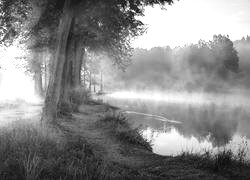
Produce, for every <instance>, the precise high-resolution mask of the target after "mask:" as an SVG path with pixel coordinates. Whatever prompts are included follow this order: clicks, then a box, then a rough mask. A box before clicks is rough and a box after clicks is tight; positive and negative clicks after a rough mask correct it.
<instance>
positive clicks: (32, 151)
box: [0, 124, 106, 180]
mask: <svg viewBox="0 0 250 180" xmlns="http://www.w3.org/2000/svg"><path fill="white" fill-rule="evenodd" d="M105 168H106V167H105V163H104V162H103V161H101V160H99V159H97V158H96V157H95V156H94V154H93V152H92V150H91V147H90V146H89V145H88V144H87V143H86V142H85V141H84V140H83V139H81V138H80V137H71V138H67V139H65V138H62V136H61V134H60V133H58V132H54V131H53V130H52V129H48V127H40V126H38V125H34V124H26V125H20V124H18V125H17V126H12V127H8V128H5V129H3V128H2V129H1V131H0V179H12V180H15V179H16V180H36V179H55V180H56V179H105V176H106V169H105Z"/></svg>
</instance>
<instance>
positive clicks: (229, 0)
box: [133, 0, 250, 49]
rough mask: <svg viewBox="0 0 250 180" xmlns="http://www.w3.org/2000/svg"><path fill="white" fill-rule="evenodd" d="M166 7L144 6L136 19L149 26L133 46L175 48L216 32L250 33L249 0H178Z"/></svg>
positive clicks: (232, 36)
mask: <svg viewBox="0 0 250 180" xmlns="http://www.w3.org/2000/svg"><path fill="white" fill-rule="evenodd" d="M166 8H167V10H162V9H161V8H160V7H158V6H155V7H146V10H145V16H144V17H140V18H139V19H140V20H141V21H142V22H143V23H145V24H146V25H147V28H148V29H147V32H146V33H145V34H144V35H142V36H140V37H138V38H137V39H136V40H135V41H134V42H133V47H141V48H146V49H150V48H152V47H156V46H167V45H169V46H170V47H172V48H174V47H176V46H183V45H185V44H190V43H197V42H198V41H199V40H200V39H203V40H211V39H212V37H213V35H215V34H223V35H229V37H230V39H231V40H237V39H241V38H242V37H243V36H246V35H250V0H180V1H175V3H174V4H173V5H172V6H166Z"/></svg>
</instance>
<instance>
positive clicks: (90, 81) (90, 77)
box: [89, 72, 92, 92]
mask: <svg viewBox="0 0 250 180" xmlns="http://www.w3.org/2000/svg"><path fill="white" fill-rule="evenodd" d="M91 87H92V73H91V72H89V91H90V92H91Z"/></svg>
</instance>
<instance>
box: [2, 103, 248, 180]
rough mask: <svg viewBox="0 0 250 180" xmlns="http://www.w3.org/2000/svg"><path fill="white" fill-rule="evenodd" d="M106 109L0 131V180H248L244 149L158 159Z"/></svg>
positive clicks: (137, 132)
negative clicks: (50, 123) (53, 122)
mask: <svg viewBox="0 0 250 180" xmlns="http://www.w3.org/2000/svg"><path fill="white" fill-rule="evenodd" d="M107 109H108V108H107V106H106V105H101V104H100V103H97V104H95V105H85V106H84V107H83V108H82V110H81V109H80V110H79V112H78V113H77V114H76V115H73V116H72V117H71V119H69V117H68V116H67V117H65V119H64V120H63V119H61V120H60V122H61V123H60V126H58V127H53V128H52V127H48V126H46V125H41V124H38V123H30V122H28V121H27V122H25V121H22V122H21V121H19V122H20V123H18V122H16V123H13V124H12V125H9V126H8V127H4V128H0V179H1V180H2V179H3V180H4V179H11V180H25V179H27V180H40V179H51V180H52V179H53V180H57V179H58V180H59V179H64V180H71V179H75V180H78V179H79V180H82V179H84V180H85V179H86V180H92V179H97V180H99V179H100V180H105V179H131V180H132V179H133V180H134V179H149V180H150V179H249V178H250V165H249V161H247V160H246V156H245V150H242V151H239V153H238V154H237V155H235V154H233V153H232V151H230V150H225V151H221V152H219V153H218V154H212V153H211V152H206V153H204V154H194V153H187V152H185V153H183V154H181V155H179V156H176V157H166V156H160V155H157V154H154V153H152V146H151V142H148V141H147V140H146V139H144V138H143V137H142V135H141V131H140V129H132V128H131V125H130V124H129V122H128V119H127V118H126V116H124V115H123V114H121V113H117V112H116V110H114V109H113V110H110V111H108V112H106V110H107ZM83 110H84V111H86V112H85V113H84V112H81V111H83Z"/></svg>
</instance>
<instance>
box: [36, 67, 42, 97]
mask: <svg viewBox="0 0 250 180" xmlns="http://www.w3.org/2000/svg"><path fill="white" fill-rule="evenodd" d="M34 81H35V92H36V94H37V95H38V96H40V97H42V96H43V81H42V70H41V64H40V63H38V64H37V67H36V69H35V73H34Z"/></svg>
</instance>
